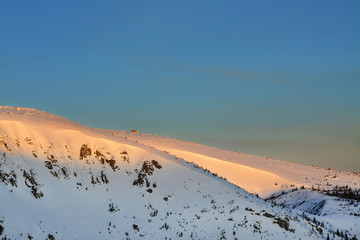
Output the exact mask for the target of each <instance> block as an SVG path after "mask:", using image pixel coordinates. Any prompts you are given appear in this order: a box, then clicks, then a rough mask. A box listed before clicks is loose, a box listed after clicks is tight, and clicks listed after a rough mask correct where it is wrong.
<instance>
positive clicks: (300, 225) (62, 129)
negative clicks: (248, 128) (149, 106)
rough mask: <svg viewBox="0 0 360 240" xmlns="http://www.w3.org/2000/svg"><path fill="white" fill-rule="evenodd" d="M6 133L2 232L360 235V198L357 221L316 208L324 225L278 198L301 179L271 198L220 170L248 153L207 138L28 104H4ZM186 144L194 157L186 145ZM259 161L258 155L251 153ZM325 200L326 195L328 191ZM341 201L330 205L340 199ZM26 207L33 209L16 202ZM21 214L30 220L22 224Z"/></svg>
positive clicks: (1, 145)
mask: <svg viewBox="0 0 360 240" xmlns="http://www.w3.org/2000/svg"><path fill="white" fill-rule="evenodd" d="M50 123H51V124H50ZM0 136H1V137H0V150H1V153H2V155H1V161H0V163H1V165H0V173H1V178H0V180H1V182H0V192H1V195H0V196H1V199H0V200H1V202H3V203H5V205H6V208H4V207H0V224H1V225H0V226H1V227H2V228H3V230H2V231H1V233H0V234H1V235H0V236H1V237H3V238H4V237H6V238H9V239H27V238H28V236H27V235H29V236H30V237H35V238H36V239H37V238H43V239H44V238H48V239H51V237H53V238H56V239H69V238H70V239H108V238H120V239H139V238H144V239H159V238H163V239H164V238H167V239H169V238H175V239H181V238H184V239H204V238H207V239H221V238H222V239H225V238H226V239H236V238H253V239H260V238H268V239H279V238H284V239H293V238H298V237H299V236H301V238H302V239H307V238H308V239H312V238H314V237H324V236H326V234H329V235H330V236H334V237H335V238H336V237H337V235H336V228H337V227H339V228H340V229H341V232H342V233H345V234H347V235H349V236H355V235H359V232H358V230H355V229H356V226H359V221H358V220H359V219H358V218H357V217H356V216H355V215H351V214H350V213H351V212H353V211H355V212H356V211H357V212H360V209H359V208H358V207H357V206H355V205H354V204H353V205H350V206H349V207H348V209H343V208H341V212H340V214H343V215H345V216H344V218H345V219H347V220H349V219H354V220H355V221H354V223H353V224H351V226H342V225H341V224H339V221H342V220H343V219H344V218H341V219H340V220H339V221H338V220H336V219H337V218H336V219H335V220H334V221H333V222H331V221H330V223H329V224H327V223H326V220H329V219H327V218H326V216H324V215H321V210H322V209H324V208H325V209H327V210H326V211H327V213H328V212H329V211H330V210H329V209H330V208H328V207H327V206H328V205H327V204H324V206H322V208H321V209H319V211H318V213H319V214H318V215H316V217H317V218H319V219H320V220H321V221H323V222H322V223H323V226H321V224H320V220H318V221H319V224H314V223H311V222H310V221H309V220H307V219H306V217H303V216H302V214H303V213H304V211H302V210H301V209H300V210H299V208H297V207H294V208H292V207H289V206H286V207H284V206H278V204H281V203H282V202H284V199H286V197H287V196H291V195H290V194H292V193H293V190H294V188H295V187H296V186H300V184H298V183H296V184H298V185H296V186H295V185H294V186H293V187H291V186H287V187H285V186H284V187H280V186H279V184H278V185H272V186H271V190H272V192H271V194H277V193H278V192H279V191H284V192H285V194H282V195H281V196H280V197H279V198H276V199H275V200H274V199H273V201H264V200H263V199H260V198H257V197H256V196H254V195H251V194H249V193H248V192H247V191H249V186H245V188H239V187H237V186H239V184H238V183H239V182H236V180H237V179H235V180H234V179H233V178H232V177H233V176H234V175H236V173H231V174H228V175H227V174H221V173H222V172H217V170H218V169H216V168H212V167H213V165H212V164H213V162H214V161H215V162H216V161H217V160H221V161H220V163H221V164H224V162H225V164H227V163H230V164H233V165H231V166H232V167H233V166H236V165H234V164H238V165H239V161H240V163H241V164H243V165H242V166H243V167H244V166H245V167H246V165H244V163H246V161H248V159H247V158H245V160H241V159H240V160H239V159H231V158H230V157H231V156H243V157H244V156H245V157H250V155H245V154H244V155H242V154H237V155H236V154H235V155H233V153H231V152H228V153H226V151H223V150H221V151H220V150H219V151H217V150H216V149H215V148H212V149H213V150H211V151H210V150H209V149H207V148H206V146H203V145H202V147H200V146H199V145H195V146H196V147H194V145H191V144H192V143H190V142H186V143H183V142H182V141H179V140H172V139H170V138H161V137H158V136H155V137H154V136H153V135H148V134H141V133H129V132H120V131H112V130H99V129H91V128H88V127H85V126H82V125H80V124H77V123H75V122H72V121H69V120H66V119H63V118H61V117H57V116H56V115H52V114H47V113H45V112H41V111H38V110H35V109H25V108H11V107H0ZM150 140H151V141H150ZM165 140H166V141H165ZM159 141H160V143H159ZM150 143H152V144H150ZM175 143H176V144H175ZM169 145H171V147H169ZM174 145H177V147H174ZM189 146H190V147H189ZM194 148H197V150H196V151H195V149H194ZM184 149H185V150H186V149H187V150H188V151H187V152H188V153H190V155H189V156H185V155H186V154H185V155H184V153H182V152H179V151H181V150H184ZM199 149H200V150H201V151H204V152H205V153H206V154H204V152H201V151H200V152H199ZM176 151H177V152H176ZM175 153H176V154H175ZM199 153H200V154H199ZM181 154H182V155H183V156H177V155H181ZM194 154H195V155H194ZM196 154H198V155H196ZM194 156H195V157H194ZM204 156H205V157H210V160H209V159H207V160H208V162H211V164H210V165H208V166H207V165H206V162H204V161H202V158H203V157H204ZM219 156H223V159H219V158H220V157H219ZM254 159H259V157H254V158H251V157H250V160H254ZM228 160H232V162H231V161H228ZM241 161H243V162H241ZM244 161H245V162H244ZM259 161H260V162H261V163H264V162H270V163H271V161H272V160H271V159H266V158H263V160H262V161H261V158H260V160H259ZM274 162H275V163H283V162H282V161H279V160H276V161H275V160H274ZM241 164H240V165H241ZM203 165H205V166H203ZM201 166H202V167H201ZM222 166H223V165H220V167H221V168H222ZM275 166H278V165H276V164H275ZM290 166H291V164H290ZM296 166H297V165H296ZM218 167H219V166H218ZM267 167H268V166H267ZM245 169H246V171H249V169H250V167H249V168H245ZM267 169H268V168H267ZM283 169H286V168H285V167H284V168H283ZM279 171H280V170H279ZM314 171H315V170H314ZM322 171H323V170H322ZM225 173H226V172H225ZM260 173H262V172H261V171H260ZM260 173H259V174H260ZM335 174H338V175H339V177H341V178H344V179H345V180H347V181H349V182H351V183H352V184H353V185H351V186H350V187H353V186H356V185H357V184H358V177H359V176H357V175H351V174H350V175H347V173H344V172H342V171H335ZM218 175H219V176H221V177H222V178H220V177H218ZM257 176H259V175H257ZM331 176H333V175H331ZM243 177H244V176H243ZM244 178H247V177H244ZM354 179H355V181H354ZM226 180H227V181H226ZM238 180H239V181H245V180H242V178H239V179H238ZM317 181H318V180H316V179H314V180H313V182H314V183H316V182H317ZM250 182H251V181H250ZM344 183H346V181H345V182H344ZM273 186H276V187H275V188H273ZM278 186H279V187H278ZM240 187H242V186H240ZM246 188H248V189H246ZM244 189H245V190H247V191H245V190H244ZM273 190H274V191H273ZM305 190H306V191H310V189H309V188H308V189H305ZM305 190H304V191H305ZM261 191H262V190H256V189H255V191H253V192H252V193H253V194H255V195H257V194H259V195H260V196H262V197H263V198H266V197H268V196H270V195H271V194H268V195H266V194H264V195H261ZM295 193H296V191H295ZM287 194H289V195H287ZM303 195H304V197H305V196H306V197H307V198H313V196H315V195H314V194H313V193H311V192H309V193H307V194H305V193H304V194H303ZM332 199H335V197H331V199H330V200H331V201H332ZM310 200H311V199H310ZM310 200H309V202H310ZM319 200H320V202H321V201H322V200H324V199H323V197H322V195H320V197H319ZM330 200H329V199H328V198H327V199H326V201H327V202H331V201H330ZM335 200H336V199H335ZM335 200H334V202H335V203H332V204H337V200H336V201H335ZM277 201H278V203H277ZM311 201H312V200H311ZM287 202H291V201H289V200H287ZM346 203H347V202H346ZM294 204H295V203H294ZM316 204H318V202H316ZM341 204H342V203H341ZM84 205H85V206H84ZM3 206H4V205H3ZM18 206H25V207H20V209H18V210H17V208H18ZM44 206H45V209H44ZM336 206H337V205H336ZM309 207H311V205H309ZM58 208H60V209H58ZM34 212H35V213H34ZM75 213H76V214H75ZM306 214H308V215H309V216H312V215H314V214H312V213H309V212H306ZM311 214H312V215H311ZM34 215H37V216H34ZM73 215H74V216H75V217H71V216H73ZM308 215H306V216H308ZM94 216H97V217H96V218H94ZM145 216H146V217H145ZM314 216H315V215H314ZM20 218H21V219H24V220H22V222H23V224H19V225H16V224H14V223H15V222H17V221H19V219H20ZM76 218H79V219H80V220H76ZM45 220H46V221H45ZM331 220H332V219H331ZM79 221H80V222H79ZM31 222H33V223H31ZM105 222H106V224H104V223H105ZM57 226H61V227H60V228H58V227H57ZM114 226H115V227H114ZM211 226H212V227H211ZM33 229H35V230H33ZM0 230H1V228H0ZM49 235H51V236H49Z"/></svg>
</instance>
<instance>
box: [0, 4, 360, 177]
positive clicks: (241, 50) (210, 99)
mask: <svg viewBox="0 0 360 240" xmlns="http://www.w3.org/2000/svg"><path fill="white" fill-rule="evenodd" d="M0 91H1V92H0V104H1V105H9V106H20V107H31V108H37V109H39V110H43V111H47V112H50V113H54V114H57V115H60V116H62V117H65V118H68V119H71V120H74V121H76V122H79V123H82V124H84V125H87V126H90V127H97V128H106V129H118V130H129V129H132V128H136V129H139V130H140V131H142V132H146V133H153V134H158V135H162V136H169V137H175V138H178V139H183V140H190V141H195V142H199V143H202V144H206V145H212V146H217V147H221V148H224V149H229V150H236V151H239V152H244V153H250V154H255V155H261V156H267V157H273V158H278V159H281V160H287V161H293V162H300V163H305V164H310V165H319V166H323V167H331V168H337V169H342V170H353V171H360V1H351V0H347V1H344V0H339V1H333V0H326V1H325V0H323V1H321V0H319V1H312V0H311V1H310V0H306V1H288V0H286V1H256V0H255V1H253V0H251V1H250V0H249V1H76V0H71V1H16V0H14V1H10V0H9V1H6V0H3V1H0Z"/></svg>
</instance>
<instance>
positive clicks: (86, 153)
mask: <svg viewBox="0 0 360 240" xmlns="http://www.w3.org/2000/svg"><path fill="white" fill-rule="evenodd" d="M87 156H91V148H89V147H88V146H87V145H86V144H83V145H82V146H81V148H80V160H82V159H84V158H86V157H87Z"/></svg>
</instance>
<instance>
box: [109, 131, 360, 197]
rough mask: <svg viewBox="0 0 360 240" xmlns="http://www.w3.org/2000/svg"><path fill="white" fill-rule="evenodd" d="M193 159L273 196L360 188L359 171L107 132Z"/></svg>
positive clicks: (254, 191)
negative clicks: (308, 190)
mask: <svg viewBox="0 0 360 240" xmlns="http://www.w3.org/2000/svg"><path fill="white" fill-rule="evenodd" d="M107 132H108V133H111V134H113V135H116V136H121V137H123V138H126V139H130V140H133V141H136V142H139V143H142V144H144V145H147V146H151V147H154V148H156V149H160V150H163V151H167V152H169V153H170V154H173V155H176V156H178V157H180V158H183V159H185V160H186V161H190V162H194V163H196V164H198V165H200V166H202V167H204V168H207V169H209V170H210V171H212V172H214V173H217V174H218V175H220V176H222V177H224V178H226V179H227V180H228V181H230V182H231V183H233V184H235V185H237V186H240V187H242V188H244V189H245V190H247V191H249V192H251V193H254V194H258V195H259V196H260V197H263V198H266V197H270V196H271V195H272V194H274V193H277V192H281V191H284V190H287V189H292V188H294V187H301V186H304V187H305V188H311V187H316V188H321V189H332V188H334V187H335V186H346V185H347V186H348V187H350V188H353V189H358V188H360V174H359V173H355V172H346V171H338V170H334V169H325V168H321V167H316V166H307V165H302V164H297V163H292V162H285V161H280V160H276V159H272V158H265V157H260V156H254V155H249V154H243V153H237V152H231V151H225V150H222V149H218V148H214V147H209V146H205V145H201V144H197V143H192V142H186V141H181V140H177V139H172V138H168V137H161V136H155V135H151V134H144V133H132V132H125V131H113V130H110V131H107Z"/></svg>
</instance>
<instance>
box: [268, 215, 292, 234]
mask: <svg viewBox="0 0 360 240" xmlns="http://www.w3.org/2000/svg"><path fill="white" fill-rule="evenodd" d="M273 223H275V224H277V225H279V226H280V227H281V228H283V229H285V230H286V231H289V232H295V229H290V228H289V227H290V224H289V221H288V220H285V219H281V218H274V221H273Z"/></svg>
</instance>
